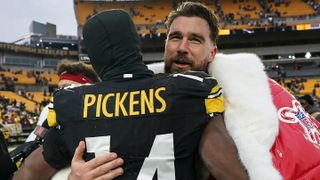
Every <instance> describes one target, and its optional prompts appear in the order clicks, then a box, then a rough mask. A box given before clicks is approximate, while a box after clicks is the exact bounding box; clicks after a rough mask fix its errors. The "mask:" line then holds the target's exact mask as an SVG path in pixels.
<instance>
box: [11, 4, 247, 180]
mask: <svg viewBox="0 0 320 180" xmlns="http://www.w3.org/2000/svg"><path fill="white" fill-rule="evenodd" d="M199 10H201V9H199ZM195 11H197V10H195ZM209 12H210V11H209ZM201 13H204V14H203V16H210V15H212V14H211V13H209V14H208V11H202V12H201ZM119 29H121V30H122V31H119ZM204 33H206V34H205V37H202V36H198V35H195V36H194V38H191V39H190V40H189V39H188V40H187V42H188V43H189V41H192V43H194V44H195V45H196V44H199V45H201V46H207V45H213V44H212V43H210V42H208V41H209V31H205V32H204ZM83 35H84V42H85V45H86V48H87V50H88V54H89V56H90V59H91V60H92V65H93V67H94V68H95V71H96V72H97V73H98V74H99V76H100V77H101V79H102V80H103V82H101V83H98V84H95V85H92V86H82V87H77V88H68V89H65V90H61V91H58V92H57V93H56V94H55V96H54V99H55V104H54V110H55V112H56V115H57V116H56V117H57V118H56V119H55V118H54V116H52V118H53V119H52V120H53V121H54V120H56V121H57V124H59V125H58V126H56V128H54V129H52V130H51V131H49V134H48V135H47V136H46V139H45V141H44V152H43V156H44V157H42V158H43V159H42V160H41V162H34V160H35V159H32V158H30V159H27V160H28V161H29V164H32V165H33V166H38V165H39V164H42V165H43V166H44V167H42V171H41V172H39V171H32V170H34V168H33V169H30V168H28V167H22V168H21V169H19V171H18V173H17V174H16V176H15V178H19V177H23V178H25V179H28V178H32V179H33V178H34V177H37V176H38V177H39V176H40V177H41V178H43V179H46V178H48V177H50V176H51V175H52V173H53V172H55V171H56V169H60V168H62V167H65V166H66V165H67V164H68V163H70V161H71V157H72V155H73V153H74V150H75V148H76V146H77V144H78V142H79V141H80V140H85V141H86V149H87V152H86V154H85V159H86V160H89V159H91V158H92V157H94V155H99V154H101V153H103V152H106V151H109V150H111V151H114V152H117V153H118V154H119V156H120V157H122V158H123V159H124V162H125V164H124V166H123V167H124V174H123V175H122V176H120V177H119V178H122V179H153V178H156V179H195V172H194V159H195V155H196V154H197V152H198V144H199V141H200V138H201V134H202V132H203V130H204V128H206V130H205V132H204V135H203V138H202V143H201V147H202V150H201V151H200V152H201V155H202V157H203V159H204V161H205V162H206V165H207V166H208V168H209V170H210V171H211V172H212V173H215V172H216V169H215V167H214V164H215V163H217V164H222V165H224V164H225V163H226V162H227V163H231V164H232V165H233V166H232V168H229V169H224V170H229V171H227V172H225V174H221V175H220V177H221V178H229V179H235V178H237V179H246V178H247V175H246V173H245V171H244V170H243V167H242V165H241V163H240V162H239V160H238V159H237V156H236V150H235V147H234V145H233V144H232V143H231V142H230V141H231V140H230V137H228V136H227V134H226V133H225V131H222V132H221V131H215V129H217V126H221V125H223V121H222V116H221V114H220V113H222V111H223V105H222V103H223V99H222V98H221V91H220V88H219V86H218V85H217V83H216V81H215V80H214V79H213V78H211V77H208V76H207V75H206V74H205V73H202V72H189V73H186V74H179V73H178V74H174V75H162V76H153V73H152V72H151V71H149V70H147V68H146V66H145V65H143V63H142V56H141V49H140V45H139V37H138V35H137V32H136V30H135V27H134V24H133V22H132V20H131V19H130V18H129V15H128V14H127V13H125V12H123V11H120V10H113V11H106V12H102V13H99V14H97V15H96V16H94V17H92V18H91V19H90V20H89V21H88V22H87V23H86V25H85V27H84V31H83ZM177 38H179V37H177ZM172 39H176V38H175V37H173V38H172ZM200 51H201V50H200V48H199V52H200ZM211 55H212V56H209V57H208V58H213V55H214V52H213V51H212V53H211ZM178 61H179V62H175V63H176V64H183V63H185V62H183V61H184V60H183V56H182V58H180V59H178ZM187 63H189V62H187ZM182 66H183V65H182ZM194 105H196V106H194ZM182 107H183V108H182ZM185 111H187V112H188V114H186V113H185ZM72 112H75V113H72ZM79 112H80V113H79ZM210 119H211V120H210ZM207 120H210V121H209V123H208V126H207V127H205V125H206V124H207V123H206V121H207ZM221 123H222V124H221ZM216 134H219V136H216ZM217 137H218V138H219V139H218V140H217V141H216V139H215V138H217ZM221 139H222V140H221ZM57 146H58V147H59V150H60V151H59V152H56V153H50V149H54V148H57ZM80 146H82V145H80ZM212 148H214V149H212ZM218 150H220V154H221V153H222V154H227V155H228V156H225V157H221V156H216V154H215V151H218ZM44 159H45V160H44ZM211 161H214V162H213V163H212V162H211ZM31 162H33V163H31ZM46 163H49V164H50V165H49V164H46ZM217 167H218V166H217ZM219 167H223V166H219ZM30 170H31V171H30ZM48 173H49V175H48ZM27 175H28V176H27ZM218 177H219V176H218ZM92 178H96V177H92Z"/></svg>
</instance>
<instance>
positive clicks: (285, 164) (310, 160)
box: [269, 80, 320, 180]
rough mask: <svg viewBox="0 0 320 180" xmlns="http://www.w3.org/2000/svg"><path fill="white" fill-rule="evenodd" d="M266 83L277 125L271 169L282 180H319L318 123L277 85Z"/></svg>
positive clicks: (319, 138) (270, 81)
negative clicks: (268, 86) (274, 169)
mask: <svg viewBox="0 0 320 180" xmlns="http://www.w3.org/2000/svg"><path fill="white" fill-rule="evenodd" d="M269 83H270V88H271V93H272V96H273V102H274V105H275V106H276V109H277V111H278V117H279V122H280V123H279V134H278V136H277V137H276V140H275V142H274V144H273V146H272V148H271V152H272V155H273V163H274V166H275V167H276V168H277V169H278V170H279V171H280V173H281V175H282V176H283V178H284V179H288V180H290V179H320V129H319V127H320V123H319V122H318V121H317V120H316V119H314V117H312V116H311V115H310V114H308V113H307V112H306V111H305V110H304V109H303V107H302V106H301V105H300V103H299V102H298V101H297V100H296V99H295V98H294V97H293V96H292V95H291V94H289V93H288V92H287V91H286V90H285V89H284V88H282V87H281V86H280V85H279V84H278V83H276V82H274V81H272V80H269Z"/></svg>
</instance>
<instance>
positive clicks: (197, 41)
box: [190, 39, 201, 44]
mask: <svg viewBox="0 0 320 180" xmlns="http://www.w3.org/2000/svg"><path fill="white" fill-rule="evenodd" d="M190 42H191V43H194V44H200V43H201V41H200V40H199V39H190Z"/></svg>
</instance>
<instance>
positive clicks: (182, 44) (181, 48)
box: [178, 39, 189, 54]
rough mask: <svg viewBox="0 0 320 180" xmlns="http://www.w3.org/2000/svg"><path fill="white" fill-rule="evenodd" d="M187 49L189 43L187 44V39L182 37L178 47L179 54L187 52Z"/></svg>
mask: <svg viewBox="0 0 320 180" xmlns="http://www.w3.org/2000/svg"><path fill="white" fill-rule="evenodd" d="M188 50H189V45H188V41H187V40H185V39H183V40H182V41H181V42H180V44H179V47H178V53H180V54H187V53H188Z"/></svg>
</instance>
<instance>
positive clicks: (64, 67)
mask: <svg viewBox="0 0 320 180" xmlns="http://www.w3.org/2000/svg"><path fill="white" fill-rule="evenodd" d="M57 72H58V75H59V76H60V75H61V74H62V73H64V72H66V73H68V74H82V75H84V76H86V77H88V78H89V79H90V80H91V81H93V82H99V81H100V80H99V78H98V75H97V73H96V72H95V71H94V70H93V68H92V66H90V65H87V64H85V63H83V62H80V61H70V60H67V59H63V60H61V61H60V62H59V63H58V65H57Z"/></svg>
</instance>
